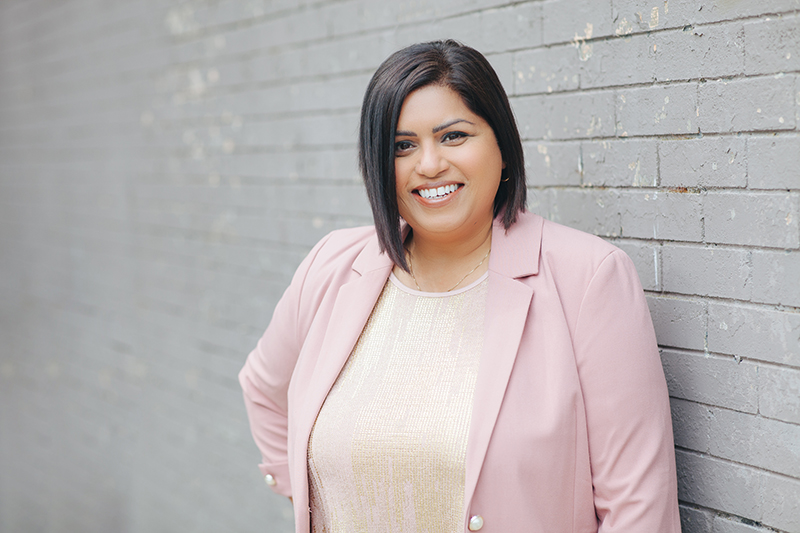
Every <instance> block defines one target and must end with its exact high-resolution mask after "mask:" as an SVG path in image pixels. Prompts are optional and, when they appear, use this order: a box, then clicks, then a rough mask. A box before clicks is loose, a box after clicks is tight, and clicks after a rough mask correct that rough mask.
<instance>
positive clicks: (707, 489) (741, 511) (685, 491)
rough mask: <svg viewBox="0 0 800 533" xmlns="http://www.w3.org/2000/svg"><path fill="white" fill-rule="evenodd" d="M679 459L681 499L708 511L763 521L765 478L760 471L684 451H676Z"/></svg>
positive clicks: (679, 494) (676, 456)
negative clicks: (719, 511)
mask: <svg viewBox="0 0 800 533" xmlns="http://www.w3.org/2000/svg"><path fill="white" fill-rule="evenodd" d="M675 460H676V463H677V466H678V498H679V499H681V500H683V501H685V502H688V503H693V504H697V505H700V506H703V507H706V508H711V509H725V510H726V511H727V512H730V513H734V514H737V515H739V516H742V517H744V518H748V519H750V520H759V519H760V518H761V511H760V507H761V495H762V494H763V492H764V486H763V484H764V475H763V474H760V473H759V471H758V470H755V469H752V468H747V467H745V466H741V465H736V464H732V463H730V462H728V461H725V460H721V459H716V458H713V457H708V456H700V455H698V454H696V453H689V452H685V451H682V450H676V452H675ZM719 487H724V489H723V490H719Z"/></svg>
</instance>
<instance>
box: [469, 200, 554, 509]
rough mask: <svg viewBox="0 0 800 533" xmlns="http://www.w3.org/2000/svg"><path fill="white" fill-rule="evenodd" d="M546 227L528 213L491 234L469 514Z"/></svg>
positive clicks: (472, 430) (471, 452) (474, 413)
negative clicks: (525, 281) (523, 279)
mask: <svg viewBox="0 0 800 533" xmlns="http://www.w3.org/2000/svg"><path fill="white" fill-rule="evenodd" d="M543 223H544V220H543V219H542V218H541V217H538V216H537V215H532V214H529V213H523V214H520V218H519V219H518V220H517V222H516V223H515V224H514V225H513V226H511V228H510V229H509V230H508V232H506V231H505V230H504V228H503V226H502V225H501V224H500V223H498V221H497V220H495V224H494V227H493V230H492V254H491V256H490V259H489V292H488V296H487V301H486V318H485V330H484V338H483V354H482V355H481V362H480V366H479V370H478V380H477V383H476V384H475V394H474V399H473V408H472V422H471V424H470V431H469V440H468V442H467V457H466V478H465V485H464V491H465V494H464V495H465V497H464V506H465V509H467V510H468V509H469V505H470V504H471V501H472V496H473V494H474V493H475V487H476V486H477V483H478V477H479V476H480V471H481V467H482V466H483V460H484V457H485V456H486V451H487V449H488V447H489V441H490V440H491V436H492V431H493V430H494V426H495V422H496V421H497V416H498V414H499V413H500V407H501V405H502V403H503V397H504V396H505V391H506V386H507V385H508V380H509V378H510V377H511V371H512V369H513V367H514V361H515V359H516V356H517V351H518V349H519V345H520V339H521V338H522V333H523V331H524V329H525V324H526V322H527V319H528V311H529V309H530V305H531V301H532V298H533V289H532V288H531V287H530V286H528V285H527V284H525V283H523V282H522V281H520V279H521V278H525V277H528V276H532V275H536V274H537V273H538V271H539V270H538V269H539V251H540V245H541V231H542V225H543Z"/></svg>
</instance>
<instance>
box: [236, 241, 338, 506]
mask: <svg viewBox="0 0 800 533" xmlns="http://www.w3.org/2000/svg"><path fill="white" fill-rule="evenodd" d="M328 238H329V236H328V237H325V238H323V239H322V240H321V241H320V242H319V243H318V244H317V245H316V246H315V247H314V249H313V250H311V252H310V253H309V254H308V256H307V257H306V258H305V259H304V260H303V262H302V263H301V264H300V266H299V267H298V268H297V271H296V272H295V274H294V277H293V278H292V282H291V284H290V285H289V287H288V288H287V289H286V292H284V294H283V296H282V297H281V299H280V301H279V302H278V305H277V306H276V307H275V312H274V313H273V316H272V320H271V321H270V324H269V326H268V327H267V330H266V331H265V332H264V335H263V336H262V337H261V339H260V340H259V341H258V344H257V346H256V348H255V349H254V350H253V351H252V352H250V355H249V356H248V357H247V362H246V363H245V365H244V368H242V370H241V372H240V373H239V383H240V384H241V386H242V390H243V392H244V403H245V407H246V408H247V416H248V419H249V420H250V430H251V431H252V433H253V439H254V440H255V442H256V445H257V446H258V448H259V450H261V455H262V463H261V464H260V465H259V469H260V470H261V473H262V475H264V476H265V477H266V476H271V478H270V477H267V478H266V479H267V483H268V484H269V485H270V488H272V489H273V490H274V491H275V492H277V493H278V494H282V495H284V496H288V497H291V495H292V487H291V483H290V480H289V466H288V457H287V447H288V445H287V436H288V432H287V430H288V406H287V390H288V387H289V381H290V380H291V378H292V373H293V372H294V367H295V364H296V363H297V357H298V355H299V354H300V349H301V348H302V346H303V341H304V338H305V333H306V324H307V323H308V322H310V319H311V318H313V317H308V316H303V314H304V313H307V312H308V311H304V310H303V305H302V303H303V287H304V285H305V282H306V277H307V275H308V272H309V270H310V268H311V265H312V264H313V262H314V259H315V258H316V256H317V254H318V253H319V250H320V249H321V248H322V246H323V245H324V244H325V242H326V241H327V240H328Z"/></svg>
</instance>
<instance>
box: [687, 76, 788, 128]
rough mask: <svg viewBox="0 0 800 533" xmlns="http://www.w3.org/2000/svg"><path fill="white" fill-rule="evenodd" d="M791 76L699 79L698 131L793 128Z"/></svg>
mask: <svg viewBox="0 0 800 533" xmlns="http://www.w3.org/2000/svg"><path fill="white" fill-rule="evenodd" d="M793 92H794V78H793V77H792V76H782V77H768V78H752V79H744V80H732V81H713V82H707V83H701V84H700V88H699V91H698V94H699V96H698V113H699V115H698V117H697V123H698V124H699V126H700V131H702V132H704V133H708V132H732V131H765V130H791V129H794V128H795V124H796V120H795V103H794V101H793V98H792V93H793Z"/></svg>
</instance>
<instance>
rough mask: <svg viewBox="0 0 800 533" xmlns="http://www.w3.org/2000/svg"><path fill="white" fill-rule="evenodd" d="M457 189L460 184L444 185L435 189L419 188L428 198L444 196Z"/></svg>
mask: <svg viewBox="0 0 800 533" xmlns="http://www.w3.org/2000/svg"><path fill="white" fill-rule="evenodd" d="M457 190H458V185H443V186H441V187H436V188H434V189H419V195H420V196H422V197H423V198H427V199H433V198H442V197H444V196H447V195H448V194H450V193H454V192H456V191H457Z"/></svg>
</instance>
